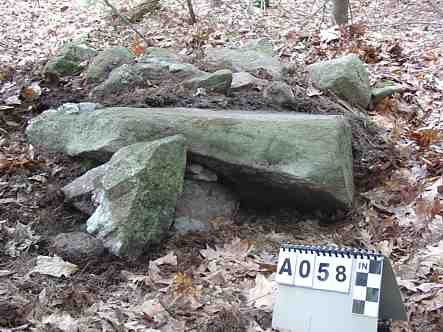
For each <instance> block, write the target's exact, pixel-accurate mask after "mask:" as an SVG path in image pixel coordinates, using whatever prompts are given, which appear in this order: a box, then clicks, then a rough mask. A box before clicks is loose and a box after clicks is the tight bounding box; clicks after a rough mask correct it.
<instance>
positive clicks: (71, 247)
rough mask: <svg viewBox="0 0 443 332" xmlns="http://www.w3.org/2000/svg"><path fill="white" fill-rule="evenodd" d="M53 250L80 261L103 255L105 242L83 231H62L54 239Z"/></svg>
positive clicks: (73, 260) (71, 260) (74, 260)
mask: <svg viewBox="0 0 443 332" xmlns="http://www.w3.org/2000/svg"><path fill="white" fill-rule="evenodd" d="M52 250H53V251H54V253H55V254H57V255H58V256H60V257H62V258H63V259H65V260H67V261H69V262H72V263H80V262H83V261H85V260H88V259H92V258H97V257H100V256H101V255H103V253H104V251H105V248H104V246H103V243H102V242H101V241H100V240H98V239H96V238H95V237H93V236H92V235H89V234H87V233H82V232H71V233H61V234H59V235H57V236H56V237H55V238H54V240H53V241H52Z"/></svg>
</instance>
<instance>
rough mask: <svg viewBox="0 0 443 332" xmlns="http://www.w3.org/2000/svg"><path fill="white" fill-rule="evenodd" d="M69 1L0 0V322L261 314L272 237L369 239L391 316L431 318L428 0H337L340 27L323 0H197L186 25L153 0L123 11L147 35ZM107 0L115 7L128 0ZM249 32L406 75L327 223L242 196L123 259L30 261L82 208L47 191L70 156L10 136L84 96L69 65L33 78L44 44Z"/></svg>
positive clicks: (437, 70) (438, 30) (438, 79)
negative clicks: (370, 152)
mask: <svg viewBox="0 0 443 332" xmlns="http://www.w3.org/2000/svg"><path fill="white" fill-rule="evenodd" d="M271 1H272V0H271ZM83 2H84V3H88V2H89V3H91V2H93V1H87V0H84V1H81V0H78V1H68V0H40V1H37V0H34V1H16V0H3V1H2V2H1V3H0V36H1V38H0V331H31V330H35V331H147V330H149V329H150V328H151V329H153V330H155V329H157V330H161V331H185V330H194V331H266V330H270V324H271V309H272V300H273V299H272V289H273V287H275V286H274V283H273V281H272V278H273V277H272V271H273V270H274V269H275V262H276V258H277V255H278V247H279V245H280V243H281V242H282V241H289V242H292V243H312V244H320V245H324V244H332V243H334V244H338V245H348V246H358V247H365V248H369V249H377V250H380V251H382V252H383V253H384V254H385V255H386V256H387V257H389V258H390V260H391V262H392V264H393V266H394V270H395V272H396V275H397V279H398V283H399V285H400V288H401V292H402V295H403V298H404V302H405V305H406V309H407V313H408V320H409V321H408V322H395V323H394V325H393V326H392V330H393V331H396V332H400V331H429V332H431V331H436V332H437V331H442V330H443V217H442V216H443V180H442V176H443V121H442V110H443V12H442V10H441V9H440V8H442V7H443V5H442V3H441V1H440V0H430V1H421V2H416V1H412V0H410V1H408V0H386V1H363V0H361V1H351V4H352V24H351V26H350V27H349V30H348V33H347V34H344V33H343V31H338V30H337V29H336V28H334V27H332V24H331V22H330V19H329V17H328V16H327V15H325V14H324V11H323V9H322V8H323V4H324V1H313V0H311V1H307V0H295V1H292V2H286V1H279V2H271V7H270V8H268V9H267V10H265V11H262V10H260V9H258V8H255V7H253V6H248V4H247V2H246V1H244V2H239V3H232V2H222V3H221V5H220V6H219V7H218V8H211V7H210V5H209V1H208V2H206V1H203V0H198V1H194V6H195V8H194V9H195V12H196V14H197V20H198V24H197V25H195V26H191V25H189V23H188V21H189V18H188V13H187V9H186V7H185V5H184V4H183V3H182V2H178V1H173V0H167V1H164V2H162V8H161V9H160V10H159V11H158V12H156V13H155V14H150V15H147V16H146V17H145V18H144V19H143V20H142V21H141V22H139V23H137V24H136V27H137V29H138V30H139V31H141V32H142V33H143V35H144V36H145V38H146V39H147V41H148V42H149V45H145V44H144V41H139V40H137V38H135V37H134V36H135V35H134V32H133V31H132V30H131V29H130V28H128V27H127V26H125V25H124V24H123V23H122V22H121V21H120V19H119V18H118V16H116V15H112V14H110V12H109V10H108V9H106V8H105V7H103V6H99V5H90V6H86V5H82V3H83ZM113 3H115V4H117V7H118V8H119V10H120V12H121V13H123V14H124V13H125V12H126V11H127V10H128V9H129V8H130V7H131V6H134V4H135V1H129V0H126V1H124V0H119V1H114V2H113ZM328 11H329V9H328V8H327V10H326V13H327V12H328ZM258 37H267V38H269V39H270V40H271V41H272V42H273V45H274V49H275V51H276V52H277V54H278V55H279V56H280V58H281V60H282V61H284V62H287V63H290V64H294V65H295V66H298V67H299V68H303V66H306V65H307V64H310V63H313V62H316V61H320V60H325V59H332V58H336V57H338V56H340V55H343V54H347V53H350V52H352V53H357V54H359V55H360V57H361V59H362V60H363V61H365V62H366V63H367V64H368V70H369V72H370V79H371V82H372V83H374V84H375V83H376V82H384V81H391V82H395V83H396V84H400V85H402V86H404V87H405V89H404V91H403V92H402V93H399V94H397V95H394V96H393V97H388V98H385V99H384V100H383V101H382V102H381V103H380V104H378V106H377V107H376V108H375V109H373V110H371V111H368V115H369V116H370V117H371V119H372V120H373V121H374V122H375V123H377V124H378V125H379V126H381V127H382V128H384V129H385V130H384V135H383V139H384V140H386V141H387V142H390V143H393V144H394V145H395V148H396V152H395V154H394V155H393V156H392V157H391V158H379V160H377V162H374V165H372V169H371V174H370V175H368V177H371V178H372V177H374V178H376V179H377V181H373V182H372V183H370V184H367V187H366V189H365V190H362V188H359V189H360V192H359V193H358V197H357V199H356V201H357V207H356V209H355V211H353V212H352V213H351V214H350V215H348V216H344V217H343V218H342V220H340V221H339V222H338V223H335V224H332V225H331V224H328V223H325V222H324V220H323V219H319V218H317V217H312V216H311V217H307V216H302V215H299V214H297V213H295V212H294V211H266V212H263V211H261V212H258V211H246V210H241V211H240V213H239V214H238V215H237V216H236V218H235V220H232V221H229V220H220V221H215V222H214V230H213V231H211V232H210V233H209V234H205V235H199V234H193V235H188V236H182V237H180V236H171V238H170V239H168V241H166V242H165V243H164V244H163V245H162V246H161V247H160V248H157V249H156V250H152V252H151V253H149V255H148V256H147V257H144V258H142V259H139V260H137V261H128V260H123V259H119V258H116V257H112V256H106V257H102V258H101V259H99V260H95V261H89V262H86V263H84V264H80V265H79V266H78V271H77V272H76V273H75V274H73V275H72V276H69V277H54V276H50V275H47V274H45V273H38V271H39V270H38V267H39V266H38V262H37V257H38V256H39V255H50V254H51V246H50V244H51V240H52V239H53V237H54V236H55V235H57V234H59V233H61V232H68V231H73V230H78V229H79V228H80V227H81V224H82V223H84V221H85V220H86V218H87V217H86V216H84V215H82V214H80V213H79V212H77V211H75V210H74V209H71V208H70V207H69V206H67V205H65V204H64V202H63V197H61V196H60V194H59V189H60V188H61V187H62V186H64V185H65V184H67V183H69V182H70V181H72V180H73V179H74V178H76V177H77V176H79V175H80V174H82V172H84V171H85V170H84V169H83V168H82V166H81V164H80V163H79V162H78V161H77V160H75V159H72V158H68V157H66V156H62V155H54V154H49V153H46V152H44V151H39V150H37V149H35V148H34V147H33V146H31V145H29V144H28V143H27V142H26V139H25V136H24V129H25V127H26V124H27V121H28V120H29V119H31V118H32V117H34V116H36V115H37V114H39V113H41V112H42V111H43V110H45V109H47V108H49V107H55V106H58V105H60V103H62V102H69V101H72V102H77V101H80V100H83V99H84V98H85V93H84V91H83V90H82V89H81V88H76V87H75V86H72V85H71V83H70V82H69V81H61V82H60V84H59V85H58V86H57V87H48V86H45V85H44V83H43V81H42V79H41V68H42V66H43V65H44V64H45V62H46V61H47V59H48V58H49V57H51V56H52V55H53V54H54V53H55V51H56V50H57V49H58V48H59V47H60V46H61V45H62V44H63V42H66V41H69V40H72V39H77V38H86V39H87V41H88V42H89V43H91V44H92V45H93V46H94V47H96V48H98V49H103V48H106V47H108V46H110V45H120V46H127V47H129V48H130V49H133V48H134V47H138V46H141V47H146V46H157V47H170V48H173V49H175V50H177V52H181V54H186V55H189V56H191V57H192V55H193V52H194V53H195V52H196V49H198V50H200V51H201V50H204V48H206V47H215V46H238V45H241V44H242V43H243V42H244V41H245V40H247V39H250V38H258ZM51 89H52V91H51ZM226 98H228V97H226ZM314 98H315V96H314ZM223 102H224V101H223V100H222V101H219V103H223ZM231 102H232V101H231ZM239 103H240V102H239ZM234 104H235V103H234ZM247 104H248V103H247V101H246V102H245V103H244V105H247ZM189 106H199V105H195V104H193V102H192V101H191V103H190V104H189ZM221 234H223V235H221ZM208 271H209V272H208Z"/></svg>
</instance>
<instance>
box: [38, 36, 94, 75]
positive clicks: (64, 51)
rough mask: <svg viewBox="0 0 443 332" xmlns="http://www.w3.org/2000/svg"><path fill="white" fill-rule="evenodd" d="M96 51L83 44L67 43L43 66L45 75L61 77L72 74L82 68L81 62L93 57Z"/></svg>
mask: <svg viewBox="0 0 443 332" xmlns="http://www.w3.org/2000/svg"><path fill="white" fill-rule="evenodd" d="M96 54H97V51H96V50H95V49H93V48H91V47H89V46H87V45H85V44H81V43H68V44H67V45H65V46H63V47H62V48H61V50H60V51H59V52H58V54H57V55H56V56H55V57H54V58H52V59H51V60H49V62H48V63H47V64H46V66H45V68H44V73H45V75H47V76H48V75H49V76H51V75H52V76H55V77H63V76H67V75H73V74H76V73H78V72H80V70H81V69H82V67H81V65H82V62H84V61H86V60H89V59H91V58H93V57H94V56H95V55H96Z"/></svg>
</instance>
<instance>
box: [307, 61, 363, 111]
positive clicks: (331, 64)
mask: <svg viewBox="0 0 443 332" xmlns="http://www.w3.org/2000/svg"><path fill="white" fill-rule="evenodd" d="M308 71H309V76H310V78H311V79H312V81H313V82H314V83H315V84H317V85H318V87H319V88H320V89H322V90H331V91H332V92H334V93H335V94H336V95H337V96H339V97H340V98H343V99H344V100H347V101H348V102H350V103H351V104H355V105H360V106H361V107H363V108H367V107H368V106H369V103H370V101H371V87H370V85H369V75H368V71H367V70H366V67H365V65H364V64H363V62H361V61H360V59H359V57H358V56H357V55H355V54H349V55H346V56H344V57H341V58H338V59H334V60H330V61H324V62H319V63H314V64H312V65H310V66H308Z"/></svg>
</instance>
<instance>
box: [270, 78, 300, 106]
mask: <svg viewBox="0 0 443 332" xmlns="http://www.w3.org/2000/svg"><path fill="white" fill-rule="evenodd" d="M263 96H264V97H265V98H266V99H268V100H269V102H270V103H272V104H276V105H281V106H289V105H293V104H294V103H295V96H294V93H293V92H292V89H291V87H290V86H289V85H287V84H286V83H284V82H279V81H277V82H272V83H271V84H270V85H269V86H267V87H266V88H265V89H264V90H263Z"/></svg>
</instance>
